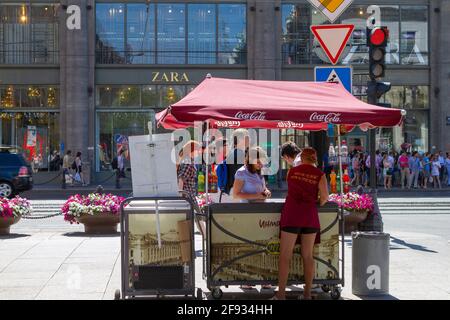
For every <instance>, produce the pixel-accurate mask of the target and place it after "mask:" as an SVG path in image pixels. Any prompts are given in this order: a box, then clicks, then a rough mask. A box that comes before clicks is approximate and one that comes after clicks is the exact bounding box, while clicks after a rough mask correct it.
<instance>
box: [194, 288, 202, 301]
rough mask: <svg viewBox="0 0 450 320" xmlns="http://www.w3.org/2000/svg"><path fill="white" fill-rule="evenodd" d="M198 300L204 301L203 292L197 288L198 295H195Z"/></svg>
mask: <svg viewBox="0 0 450 320" xmlns="http://www.w3.org/2000/svg"><path fill="white" fill-rule="evenodd" d="M195 297H196V298H197V300H203V291H202V289H200V288H197V294H196V295H195Z"/></svg>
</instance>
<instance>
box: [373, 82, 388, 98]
mask: <svg viewBox="0 0 450 320" xmlns="http://www.w3.org/2000/svg"><path fill="white" fill-rule="evenodd" d="M389 90H391V83H390V82H384V81H374V80H372V81H369V82H368V84H367V96H370V97H376V99H377V100H378V99H380V98H381V96H382V95H383V94H385V93H386V92H388V91H389Z"/></svg>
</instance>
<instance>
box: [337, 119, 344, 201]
mask: <svg viewBox="0 0 450 320" xmlns="http://www.w3.org/2000/svg"><path fill="white" fill-rule="evenodd" d="M337 134H338V161H339V162H338V163H339V176H340V178H339V181H338V183H339V186H340V187H341V188H340V192H339V193H340V195H341V199H342V194H343V193H344V192H343V191H344V184H343V183H342V180H343V176H342V174H343V172H342V157H341V128H340V126H339V125H337Z"/></svg>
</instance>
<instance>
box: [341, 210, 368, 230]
mask: <svg viewBox="0 0 450 320" xmlns="http://www.w3.org/2000/svg"><path fill="white" fill-rule="evenodd" d="M366 219H367V211H363V212H355V211H347V210H344V232H345V234H351V233H352V232H353V231H357V230H358V224H360V223H361V222H363V221H364V220H366Z"/></svg>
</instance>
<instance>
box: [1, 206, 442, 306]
mask: <svg viewBox="0 0 450 320" xmlns="http://www.w3.org/2000/svg"><path fill="white" fill-rule="evenodd" d="M398 201H399V203H401V201H402V200H400V199H399V200H398ZM435 202H439V201H438V200H436V201H435ZM45 203H46V202H43V203H41V204H45ZM50 203H51V201H50ZM55 204H56V205H59V204H60V202H59V203H55ZM36 205H37V202H36ZM44 211H45V210H44ZM382 212H383V209H382ZM42 213H43V212H41V214H42ZM449 220H450V214H448V213H447V214H423V213H415V214H408V213H400V214H396V213H395V212H394V213H390V214H386V215H384V216H383V221H384V228H385V232H387V233H389V234H390V235H391V248H390V249H391V250H390V295H389V296H383V297H381V298H382V299H402V300H403V299H443V300H448V299H450V278H449V273H448V270H449V268H450V224H449V223H448V221H449ZM196 251H197V252H198V257H197V259H196V279H197V280H196V286H197V287H200V288H202V289H203V290H204V291H205V292H207V291H208V290H207V288H206V285H205V281H204V280H202V277H201V272H202V270H201V260H202V258H201V237H200V236H199V235H196ZM345 257H346V263H345V278H346V284H345V286H344V288H343V291H342V299H361V297H356V296H354V295H353V294H352V293H351V270H352V269H351V257H352V252H351V238H350V237H346V238H345ZM118 288H120V237H119V235H118V234H116V235H112V236H86V235H85V234H84V233H83V226H81V225H70V224H68V223H66V222H64V221H63V219H62V216H58V217H54V218H49V219H42V220H21V221H20V222H19V223H18V224H16V225H14V226H12V234H11V235H10V236H2V237H0V299H93V300H98V299H113V297H114V292H115V290H116V289H118ZM222 289H223V291H224V297H226V298H231V299H233V298H234V299H249V298H253V299H266V298H268V297H270V296H271V295H272V294H273V291H268V290H262V291H261V292H260V287H256V289H255V290H253V291H251V292H243V291H242V290H241V289H240V288H239V287H237V286H230V287H229V288H222ZM292 289H294V290H300V288H298V287H293V288H292ZM293 293H295V292H293ZM206 296H207V297H209V294H208V295H206ZM317 298H318V299H330V298H329V296H328V295H325V294H323V293H322V294H319V295H318V296H317Z"/></svg>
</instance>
